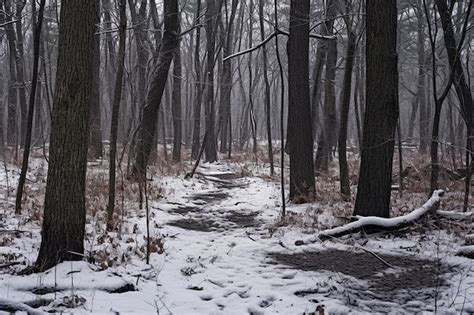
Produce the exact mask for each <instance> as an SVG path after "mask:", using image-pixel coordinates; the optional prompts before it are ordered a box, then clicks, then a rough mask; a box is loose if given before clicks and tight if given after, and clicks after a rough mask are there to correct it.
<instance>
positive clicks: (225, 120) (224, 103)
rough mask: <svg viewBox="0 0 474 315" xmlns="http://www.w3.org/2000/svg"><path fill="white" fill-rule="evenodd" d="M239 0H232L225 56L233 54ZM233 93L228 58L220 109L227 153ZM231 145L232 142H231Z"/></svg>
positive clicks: (221, 130) (223, 69) (223, 75)
mask: <svg viewBox="0 0 474 315" xmlns="http://www.w3.org/2000/svg"><path fill="white" fill-rule="evenodd" d="M238 3H239V2H238V1H237V0H232V5H231V11H230V17H229V21H228V22H227V30H226V35H225V41H224V47H223V49H222V50H223V57H224V58H225V57H227V56H229V55H230V54H232V42H233V36H232V34H233V32H234V30H233V26H234V19H235V13H236V10H237V5H238ZM231 94H232V59H228V60H226V61H223V62H222V87H221V93H220V109H219V130H220V142H221V147H220V152H221V153H225V152H226V151H228V143H227V138H228V129H229V128H228V125H229V120H230V118H231V115H230V114H231V112H230V110H231ZM229 145H230V143H229Z"/></svg>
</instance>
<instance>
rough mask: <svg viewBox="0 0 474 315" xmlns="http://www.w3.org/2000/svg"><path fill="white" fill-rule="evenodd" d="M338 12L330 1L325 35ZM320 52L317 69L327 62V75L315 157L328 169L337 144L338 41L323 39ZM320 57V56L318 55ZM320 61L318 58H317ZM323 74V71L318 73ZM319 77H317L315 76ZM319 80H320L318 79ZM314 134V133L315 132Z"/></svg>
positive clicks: (318, 166) (317, 165) (320, 167)
mask: <svg viewBox="0 0 474 315" xmlns="http://www.w3.org/2000/svg"><path fill="white" fill-rule="evenodd" d="M336 13H337V7H336V2H335V1H334V0H331V1H328V3H327V7H326V21H325V23H324V35H332V34H333V33H334V17H335V16H336ZM318 52H320V53H321V58H322V59H321V61H320V62H321V65H320V66H319V65H318V64H316V67H321V70H318V69H317V68H316V69H315V71H321V72H322V65H323V64H324V63H325V64H326V74H325V75H326V77H325V81H324V108H323V117H324V119H323V121H322V122H323V126H322V128H321V134H320V135H319V139H318V150H317V154H316V159H315V168H316V170H318V171H319V170H322V171H327V170H328V167H329V155H330V154H331V148H332V147H333V146H334V145H336V134H335V132H334V131H333V130H332V128H335V127H336V123H337V119H336V92H335V87H334V85H335V82H334V81H335V79H336V62H337V42H336V41H330V42H326V41H321V42H320V47H319V49H318ZM316 57H318V56H316ZM316 62H318V60H316ZM316 75H319V76H320V75H321V73H319V74H318V73H316ZM315 79H317V78H315ZM318 81H319V80H318ZM318 81H315V82H314V84H315V85H314V87H313V96H314V99H313V119H314V121H313V125H314V124H315V122H316V121H317V116H318V115H317V103H318V102H319V94H320V92H319V88H318V87H317V86H316V84H320V82H318ZM313 134H314V133H313Z"/></svg>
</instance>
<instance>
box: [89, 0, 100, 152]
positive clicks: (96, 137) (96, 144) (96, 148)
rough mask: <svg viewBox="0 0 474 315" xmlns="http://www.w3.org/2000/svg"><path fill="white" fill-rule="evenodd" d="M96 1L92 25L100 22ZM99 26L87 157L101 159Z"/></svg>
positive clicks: (95, 42)
mask: <svg viewBox="0 0 474 315" xmlns="http://www.w3.org/2000/svg"><path fill="white" fill-rule="evenodd" d="M95 1H96V13H95V14H94V17H95V20H94V25H99V23H100V0H95ZM98 31H99V28H96V34H95V35H94V85H93V87H92V105H91V116H90V117H91V122H90V126H91V127H90V130H91V134H90V145H89V158H90V159H92V160H97V159H102V156H103V154H102V152H103V148H102V127H101V112H100V34H97V32H98Z"/></svg>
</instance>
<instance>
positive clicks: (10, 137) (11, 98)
mask: <svg viewBox="0 0 474 315" xmlns="http://www.w3.org/2000/svg"><path fill="white" fill-rule="evenodd" d="M2 3H3V10H2V11H4V12H5V22H6V23H10V24H7V25H6V26H5V33H6V36H7V41H8V52H9V58H8V60H9V70H10V78H9V84H8V106H7V107H8V121H7V144H8V145H10V146H13V145H17V144H18V131H17V120H18V114H17V107H18V90H17V88H16V87H15V86H16V85H19V83H18V77H17V69H16V68H17V65H16V61H17V60H18V51H17V49H16V35H15V29H14V28H13V24H11V21H12V18H11V15H12V13H11V8H10V3H9V2H6V1H3V2H2Z"/></svg>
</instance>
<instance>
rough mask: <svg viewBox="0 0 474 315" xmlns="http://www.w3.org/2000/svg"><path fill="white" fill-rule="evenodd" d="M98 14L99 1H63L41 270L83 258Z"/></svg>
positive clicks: (40, 254) (38, 267)
mask: <svg viewBox="0 0 474 315" xmlns="http://www.w3.org/2000/svg"><path fill="white" fill-rule="evenodd" d="M94 14H95V1H84V0H69V1H65V2H63V3H62V5H61V20H60V25H59V41H58V61H57V83H56V92H55V94H54V95H55V96H54V106H53V111H52V117H51V141H50V151H49V167H48V177H47V184H46V196H45V202H44V219H43V230H42V232H41V235H42V240H41V247H40V250H39V255H38V259H37V260H36V263H35V266H34V271H37V272H39V271H44V270H46V269H49V268H51V267H52V266H54V265H56V264H57V263H58V262H61V261H64V260H81V259H82V258H83V257H82V253H83V252H84V229H85V221H86V210H85V180H86V165H87V147H88V138H89V111H90V103H91V97H92V82H93V57H94V56H93V46H94V29H95V28H94ZM71 38H74V40H70V39H71Z"/></svg>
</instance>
